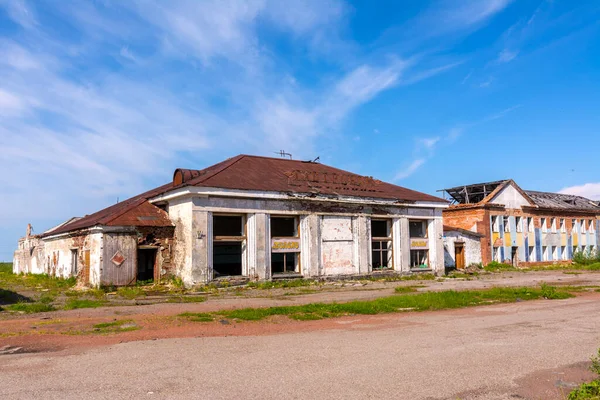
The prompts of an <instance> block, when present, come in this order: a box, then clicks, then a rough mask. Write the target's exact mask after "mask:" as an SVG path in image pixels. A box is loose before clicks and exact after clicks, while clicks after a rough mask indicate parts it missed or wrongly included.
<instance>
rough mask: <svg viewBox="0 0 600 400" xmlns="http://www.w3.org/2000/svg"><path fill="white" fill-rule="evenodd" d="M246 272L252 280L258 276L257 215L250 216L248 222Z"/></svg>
mask: <svg viewBox="0 0 600 400" xmlns="http://www.w3.org/2000/svg"><path fill="white" fill-rule="evenodd" d="M246 235H247V237H246V257H247V261H246V271H245V274H246V276H248V277H249V278H250V279H253V278H255V276H256V247H257V240H256V214H248V215H247V222H246Z"/></svg>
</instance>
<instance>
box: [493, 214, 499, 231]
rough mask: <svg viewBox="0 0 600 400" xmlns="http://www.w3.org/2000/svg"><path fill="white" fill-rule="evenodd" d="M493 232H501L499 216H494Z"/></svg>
mask: <svg viewBox="0 0 600 400" xmlns="http://www.w3.org/2000/svg"><path fill="white" fill-rule="evenodd" d="M492 232H500V222H499V219H498V216H497V215H492Z"/></svg>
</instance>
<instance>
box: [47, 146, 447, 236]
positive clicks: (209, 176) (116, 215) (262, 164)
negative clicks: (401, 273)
mask: <svg viewBox="0 0 600 400" xmlns="http://www.w3.org/2000/svg"><path fill="white" fill-rule="evenodd" d="M185 186H199V187H212V188H222V189H237V190H253V191H269V192H283V193H289V194H298V195H309V196H315V195H325V196H353V197H363V198H371V199H385V200H396V201H399V202H405V203H414V202H417V201H424V202H432V203H441V204H448V202H447V201H446V200H444V199H441V198H439V197H435V196H431V195H428V194H425V193H421V192H417V191H414V190H410V189H406V188H404V187H401V186H396V185H392V184H390V183H386V182H382V181H380V180H377V179H374V178H372V177H368V176H361V175H357V174H353V173H351V172H347V171H343V170H341V169H337V168H334V167H330V166H327V165H324V164H320V163H315V162H310V161H297V160H287V159H282V158H272V157H259V156H249V155H244V154H242V155H239V156H236V157H232V158H229V159H227V160H225V161H222V162H220V163H218V164H215V165H212V166H210V167H208V168H205V169H202V170H190V169H177V170H175V173H174V174H173V181H172V182H170V183H168V184H166V185H163V186H159V187H157V188H156V189H152V190H149V191H147V192H145V193H142V194H140V195H137V196H134V197H132V198H130V199H128V200H125V201H122V202H120V203H117V204H115V205H112V206H110V207H108V208H105V209H103V210H100V211H98V212H96V213H94V214H91V215H86V216H85V217H83V218H81V219H78V220H76V221H73V222H70V223H68V224H65V225H62V226H60V227H58V228H57V229H54V230H52V231H51V232H48V233H47V234H45V236H49V235H56V234H60V233H66V232H71V231H76V230H79V229H85V228H89V227H92V226H96V225H108V226H172V223H171V221H170V219H169V216H168V215H167V213H166V212H165V211H163V210H162V209H160V208H158V207H156V206H155V205H153V204H151V203H150V202H148V200H149V199H151V198H153V197H156V196H159V195H161V194H164V193H167V192H169V191H171V190H174V189H178V188H181V187H185Z"/></svg>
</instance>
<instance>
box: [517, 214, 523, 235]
mask: <svg viewBox="0 0 600 400" xmlns="http://www.w3.org/2000/svg"><path fill="white" fill-rule="evenodd" d="M517 232H523V218H521V217H517Z"/></svg>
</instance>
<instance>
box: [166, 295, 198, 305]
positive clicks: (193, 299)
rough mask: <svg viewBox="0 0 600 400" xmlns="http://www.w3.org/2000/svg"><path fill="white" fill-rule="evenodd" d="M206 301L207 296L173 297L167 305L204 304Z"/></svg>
mask: <svg viewBox="0 0 600 400" xmlns="http://www.w3.org/2000/svg"><path fill="white" fill-rule="evenodd" d="M203 301H206V297H205V296H172V297H169V299H168V300H167V303H202V302H203Z"/></svg>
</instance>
